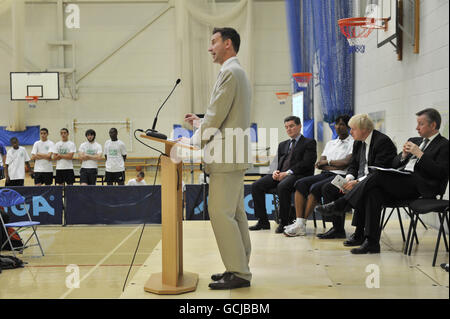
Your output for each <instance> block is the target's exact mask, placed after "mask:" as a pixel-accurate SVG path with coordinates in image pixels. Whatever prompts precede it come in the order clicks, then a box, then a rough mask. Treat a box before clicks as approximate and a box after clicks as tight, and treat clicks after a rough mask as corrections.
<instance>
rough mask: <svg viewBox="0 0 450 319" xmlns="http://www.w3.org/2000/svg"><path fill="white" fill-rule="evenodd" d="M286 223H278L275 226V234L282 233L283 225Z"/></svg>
mask: <svg viewBox="0 0 450 319" xmlns="http://www.w3.org/2000/svg"><path fill="white" fill-rule="evenodd" d="M285 226H286V225H284V224H279V225H278V227H277V229H275V233H277V234H283V233H284V227H285Z"/></svg>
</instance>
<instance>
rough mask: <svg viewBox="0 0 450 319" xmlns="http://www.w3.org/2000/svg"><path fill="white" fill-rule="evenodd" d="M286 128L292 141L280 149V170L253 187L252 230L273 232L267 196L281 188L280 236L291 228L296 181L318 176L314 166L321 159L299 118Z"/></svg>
mask: <svg viewBox="0 0 450 319" xmlns="http://www.w3.org/2000/svg"><path fill="white" fill-rule="evenodd" d="M284 127H285V129H286V133H287V135H288V136H289V139H288V140H286V141H283V142H281V143H280V144H279V145H278V166H277V169H276V170H275V171H274V172H273V174H272V175H266V176H264V177H262V178H260V179H259V180H257V181H256V182H254V183H253V184H252V196H253V206H254V209H255V216H256V217H257V218H258V222H257V224H256V225H254V226H251V227H249V229H250V230H260V229H270V224H269V219H268V217H267V211H266V193H267V192H268V191H269V190H270V189H272V188H275V187H276V188H277V194H278V197H279V200H280V219H281V222H280V225H279V226H278V228H277V229H276V231H275V232H276V233H279V234H281V233H283V231H284V226H287V225H288V224H289V209H290V206H291V195H292V192H293V191H294V183H295V181H296V180H298V179H300V178H302V177H305V176H311V175H313V174H314V163H315V161H316V158H317V150H316V141H315V140H313V139H310V138H307V137H304V136H303V135H302V134H301V133H300V131H301V128H302V124H301V122H300V118H298V117H297V116H288V117H287V118H285V120H284Z"/></svg>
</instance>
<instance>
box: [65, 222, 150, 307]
mask: <svg viewBox="0 0 450 319" xmlns="http://www.w3.org/2000/svg"><path fill="white" fill-rule="evenodd" d="M140 228H141V226H136V228H135V229H133V231H132V232H131V233H130V234H128V236H127V237H125V238H124V239H123V240H122V241H121V242H120V243H119V244H118V245H117V246H116V247H115V248H114V249H113V250H111V251H110V252H109V253H108V254H107V255H106V256H105V257H103V258H102V259H101V260H100V261H99V262H98V263H97V264H96V265H95V266H94V267H93V268H92V269H91V270H89V271H88V272H87V274H85V275H84V276H83V278H81V279H80V285H81V283H82V282H83V280H85V279H86V278H88V277H89V276H90V275H91V274H92V273H93V272H94V271H95V270H97V268H98V267H100V265H102V264H103V263H104V262H105V260H107V259H108V258H109V257H111V255H112V254H114V252H115V251H116V250H117V249H119V247H120V246H122V245H123V244H124V243H125V242H126V241H127V240H128V239H129V238H130V237H131V236H133V235H134V233H135V232H136V231H137V230H138V229H140ZM74 289H77V288H70V289H69V290H67V291H66V292H65V293H64V294H62V295H61V296H60V297H59V299H64V298H66V297H67V295H69V294H70V293H71V292H72V291H73V290H74Z"/></svg>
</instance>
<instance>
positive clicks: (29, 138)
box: [0, 126, 40, 146]
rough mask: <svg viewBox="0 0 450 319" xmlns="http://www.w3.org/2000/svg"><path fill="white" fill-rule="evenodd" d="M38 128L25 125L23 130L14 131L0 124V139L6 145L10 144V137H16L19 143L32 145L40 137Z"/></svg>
mask: <svg viewBox="0 0 450 319" xmlns="http://www.w3.org/2000/svg"><path fill="white" fill-rule="evenodd" d="M39 130H40V126H27V129H26V130H25V131H20V132H14V131H8V130H6V127H5V126H0V141H1V142H3V144H5V145H6V146H11V143H10V142H9V140H10V139H11V138H12V137H17V139H18V140H19V144H20V145H22V146H23V145H33V144H34V142H36V141H39V139H40V136H39Z"/></svg>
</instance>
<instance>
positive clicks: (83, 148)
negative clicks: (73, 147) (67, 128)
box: [78, 142, 102, 168]
mask: <svg viewBox="0 0 450 319" xmlns="http://www.w3.org/2000/svg"><path fill="white" fill-rule="evenodd" d="M78 151H79V152H80V153H84V154H86V155H91V156H95V155H98V154H101V153H102V146H101V145H100V144H99V143H97V142H94V143H90V142H84V143H83V144H81V145H80V149H79V150H78ZM81 168H98V162H97V161H95V160H87V161H83V162H82V163H81Z"/></svg>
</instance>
